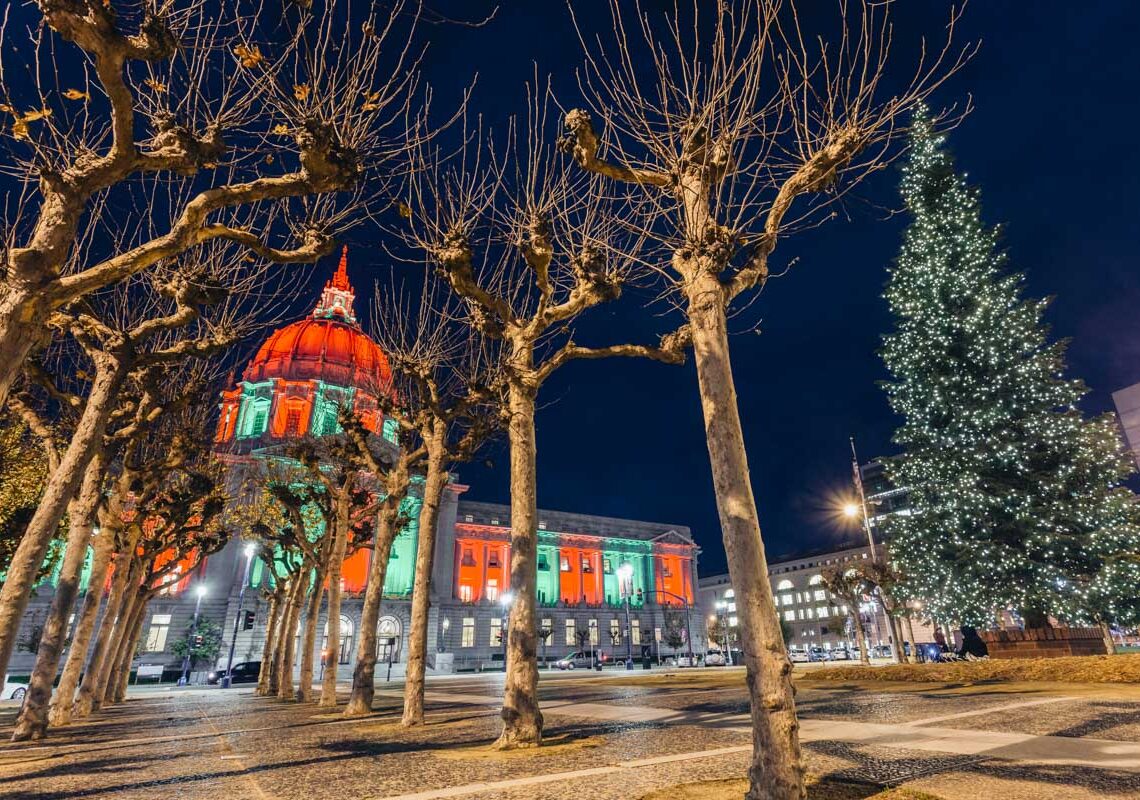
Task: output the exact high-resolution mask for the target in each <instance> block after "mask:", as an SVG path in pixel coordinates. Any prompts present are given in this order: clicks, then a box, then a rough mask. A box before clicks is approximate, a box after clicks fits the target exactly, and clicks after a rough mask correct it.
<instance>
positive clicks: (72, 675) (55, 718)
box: [48, 528, 115, 728]
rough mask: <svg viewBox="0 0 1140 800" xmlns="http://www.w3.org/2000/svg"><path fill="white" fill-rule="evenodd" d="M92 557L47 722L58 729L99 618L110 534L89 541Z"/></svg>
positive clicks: (66, 716)
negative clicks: (85, 585)
mask: <svg viewBox="0 0 1140 800" xmlns="http://www.w3.org/2000/svg"><path fill="white" fill-rule="evenodd" d="M92 546H93V548H94V553H93V555H92V558H91V577H90V579H89V580H88V582H87V594H86V596H85V597H84V598H83V610H82V611H80V612H79V618H78V619H77V620H76V621H75V629H74V630H73V631H72V634H71V647H70V648H69V649H68V651H67V661H66V663H65V664H64V667H63V674H62V675H60V678H59V685H58V686H57V687H56V689H55V695H54V696H53V697H52V702H51V710H50V712H49V714H48V721H49V722H50V724H51V725H52V726H53V727H56V728H60V727H63V726H65V725H69V724H71V714H72V709H73V708H74V705H75V691H76V688H77V687H78V685H79V677H80V675H82V674H83V665H84V664H85V663H86V661H87V650H88V647H89V645H90V644H91V637H92V634H94V632H95V621H96V620H97V619H98V617H99V606H100V605H102V602H103V584H104V583H105V582H106V580H107V569H108V567H109V566H110V565H111V556H112V555H113V551H114V548H115V541H114V533H112V532H111V531H108V530H107V529H106V528H102V529H101V530H100V532H99V533H98V534H97V535H95V536H93V537H92Z"/></svg>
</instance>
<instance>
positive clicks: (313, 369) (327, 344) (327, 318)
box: [242, 248, 392, 392]
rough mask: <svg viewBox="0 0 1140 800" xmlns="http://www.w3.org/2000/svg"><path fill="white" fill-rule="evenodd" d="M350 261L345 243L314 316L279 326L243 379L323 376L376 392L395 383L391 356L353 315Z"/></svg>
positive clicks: (321, 379) (333, 380) (260, 350)
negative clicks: (349, 272)
mask: <svg viewBox="0 0 1140 800" xmlns="http://www.w3.org/2000/svg"><path fill="white" fill-rule="evenodd" d="M347 266H348V248H345V250H344V252H343V253H342V254H341V259H340V265H339V266H338V267H337V271H336V274H335V275H333V278H332V280H330V281H329V282H328V283H327V284H326V285H325V289H324V291H323V292H322V293H321V300H320V302H319V303H317V307H316V308H315V309H314V310H313V314H312V316H311V317H309V318H308V319H302V320H298V321H297V322H294V323H293V324H292V325H287V326H285V327H284V328H280V329H278V330H276V331H274V332H273V334H272V335H271V336H270V337H269V338H268V339H267V340H266V341H265V344H263V345H261V348H260V349H259V350H258V351H257V355H256V356H254V357H253V360H252V361H250V362H249V365H248V366H246V368H245V372H244V373H243V375H242V377H243V379H244V380H246V381H248V382H250V383H258V382H261V381H265V380H270V379H273V378H280V379H281V380H286V381H307V380H320V381H324V382H325V383H332V384H336V385H338V386H352V387H354V388H359V389H366V390H371V391H373V392H376V391H378V390H380V389H381V388H382V387H387V386H388V385H389V384H390V382H391V378H392V373H391V369H390V368H389V366H388V358H387V357H386V356H385V355H384V352H383V351H382V350H381V349H380V347H379V345H377V344H376V342H374V341H372V339H371V338H370V337H369V336H368V334H366V333H365V332H364V331H362V330H361V329H360V326H359V325H357V324H356V318H355V317H354V316H353V315H352V301H353V299H354V295H353V292H352V287H351V286H350V285H349V283H348V273H347Z"/></svg>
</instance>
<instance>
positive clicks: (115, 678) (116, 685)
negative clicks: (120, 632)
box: [104, 594, 151, 703]
mask: <svg viewBox="0 0 1140 800" xmlns="http://www.w3.org/2000/svg"><path fill="white" fill-rule="evenodd" d="M150 600H151V595H150V594H145V595H143V596H142V597H141V598H140V599H139V603H138V607H137V608H136V609H135V613H134V619H133V620H132V621H131V627H130V635H129V636H128V637H127V646H126V647H125V648H123V651H122V655H121V657H120V658H119V665H118V667H117V669H116V671H115V674H113V675H112V676H111V682H110V683H109V684H108V686H107V694H106V695H105V696H104V702H108V701H109V702H111V703H121V702H123V700H125V699H126V697H127V686H128V685H129V684H130V680H131V662H133V661H134V660H135V653H137V652H138V650H139V639H140V638H141V637H142V631H143V624H144V623H145V621H146V610H147V607H148V606H149V605H150Z"/></svg>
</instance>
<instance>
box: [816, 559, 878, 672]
mask: <svg viewBox="0 0 1140 800" xmlns="http://www.w3.org/2000/svg"><path fill="white" fill-rule="evenodd" d="M820 577H821V578H823V586H824V588H825V589H827V591H829V592H831V594H832V595H833V596H834V597H836V598H837V599H838V600H840V601H841V602H842V603H843V605H845V606H846V607H847V615H848V617H850V619H851V624H852V625H853V626H854V628H855V640H856V642H858V644H859V661H860V663H862V664H863V665H868V664H870V663H871V659H870V658H869V657H868V655H867V633H866V631H864V630H863V614H862V606H863V596H864V595H866V594H867V592H868V591H869V588H868V586H867V579H866V577H865V576H864V575H863V574H862V573H861V572H860V571H859V570H858V569H854V568H851V567H846V566H842V565H840V566H834V567H825V568H824V569H823V571H822V572H820Z"/></svg>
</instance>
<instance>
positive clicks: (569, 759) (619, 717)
mask: <svg viewBox="0 0 1140 800" xmlns="http://www.w3.org/2000/svg"><path fill="white" fill-rule="evenodd" d="M501 681H502V677H501V676H500V675H482V676H471V677H454V678H448V679H434V680H432V681H431V682H430V683H429V688H428V694H427V709H428V723H429V724H428V725H427V726H426V727H425V728H423V729H420V730H411V731H409V730H406V729H403V728H401V727H400V726H399V724H398V720H399V709H400V702H401V701H400V690H401V687H400V686H399V685H398V684H393V685H392V686H391V688H384V687H381V688H380V689H379V691H378V694H377V698H376V703H375V709H376V710H375V713H374V714H373V715H371V716H369V717H365V718H359V719H351V720H346V719H344V718H343V717H341V716H340V715H339V714H338V713H331V712H330V711H329V710H326V709H319V708H317V707H316V706H314V705H305V706H300V705H296V704H293V703H282V702H279V701H276V700H269V699H264V698H258V697H255V696H254V695H253V693H252V691H251V690H250V689H245V688H242V689H237V690H231V691H229V692H224V691H222V690H219V689H189V690H164V689H150V690H140V691H138V692H136V693H135V694H134V696H133V697H132V699H130V700H129V701H128V702H127V703H125V704H123V705H121V706H118V707H114V708H111V709H108V710H107V711H106V712H104V713H103V714H101V715H100V716H99V717H98V718H97V719H94V720H92V721H90V722H87V723H84V724H82V725H76V726H73V727H71V728H69V729H67V730H64V731H59V732H54V733H53V734H52V735H51V737H50V738H49V739H47V740H45V741H43V742H39V743H31V744H20V745H13V744H5V745H3V747H2V748H0V797H4V798H11V799H12V800H23V799H24V798H27V799H28V800H30V799H31V798H42V799H44V800H46V798H59V800H69V799H71V798H114V799H115V800H136V799H137V800H142V799H143V798H148V799H149V798H156V797H171V798H177V800H199V799H200V798H201V799H203V800H204V799H205V798H211V800H212V799H213V798H229V799H232V800H245V799H246V798H249V800H254V799H256V800H274V799H275V798H281V799H282V800H286V799H291V798H306V799H307V798H312V797H335V798H338V800H355V799H356V798H360V799H361V800H363V799H364V798H370V799H373V800H437V799H440V800H442V798H465V799H468V800H489V799H490V798H497V799H498V800H522V799H523V798H526V799H527V800H531V798H535V797H540V798H543V799H544V800H562V798H565V799H566V800H583V798H589V800H610V799H611V798H612V799H614V800H616V799H617V798H623V800H625V799H628V798H639V797H642V796H644V795H645V794H647V793H649V792H651V791H654V790H657V789H661V788H665V787H669V786H672V785H678V784H684V783H690V782H696V781H706V780H716V779H725V778H737V777H742V776H743V775H744V772H745V769H746V765H747V763H748V754H749V750H750V744H749V741H750V740H749V732H748V718H747V699H746V696H745V692H744V687H743V680H742V673H741V672H740V671H739V670H720V671H715V670H709V671H703V670H702V671H689V672H685V671H682V672H678V673H673V674H653V675H644V674H642V673H632V674H626V673H621V672H614V673H605V674H602V675H600V676H599V675H596V674H588V675H584V674H582V673H577V674H575V673H569V674H560V675H552V676H544V680H543V682H542V690H541V695H542V699H543V710H544V713H545V715H546V731H547V742H548V745H547V746H546V747H543V748H541V749H539V750H535V751H522V752H517V753H510V754H499V753H495V752H492V751H490V750H489V749H488V745H489V744H490V742H491V741H492V740H493V739H494V737H495V735H496V733H497V729H498V719H497V716H496V714H497V707H498V703H499V698H498V694H499V689H500V687H501ZM797 697H798V703H799V709H800V716H801V722H802V739H803V742H804V750H805V755H806V759H807V765H808V769H809V771H810V772H811V773H812V775H814V776H820V777H827V778H830V779H839V780H844V781H848V782H850V783H852V784H854V785H855V786H856V787H863V788H865V793H864V792H862V791H859V792H857V796H871V795H873V794H875V793H876V792H877V791H879V790H881V789H882V788H886V787H898V786H903V787H906V788H910V789H915V790H921V791H924V792H927V793H929V794H931V795H933V796H935V797H941V798H970V800H975V798H978V797H987V796H988V797H990V798H995V799H996V798H1010V799H1011V800H1017V799H1019V798H1057V799H1058V800H1069V798H1072V799H1073V800H1076V799H1077V798H1094V797H1095V798H1102V797H1108V798H1140V690H1138V689H1137V688H1135V687H1093V686H1083V685H1067V686H1065V685H1060V684H1042V685H1032V684H1019V685H1008V684H1006V685H1003V684H991V685H975V686H930V685H909V686H901V685H882V684H880V685H873V684H865V685H821V684H817V683H814V682H812V681H811V680H810V672H805V673H804V674H803V675H801V676H800V680H799V688H798V695H797ZM15 711H16V709H15V707H14V706H12V705H11V704H8V705H7V706H6V707H4V708H0V726H3V727H4V728H8V727H10V726H11V724H12V720H13V718H14V716H15Z"/></svg>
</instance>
